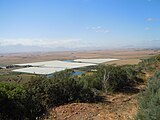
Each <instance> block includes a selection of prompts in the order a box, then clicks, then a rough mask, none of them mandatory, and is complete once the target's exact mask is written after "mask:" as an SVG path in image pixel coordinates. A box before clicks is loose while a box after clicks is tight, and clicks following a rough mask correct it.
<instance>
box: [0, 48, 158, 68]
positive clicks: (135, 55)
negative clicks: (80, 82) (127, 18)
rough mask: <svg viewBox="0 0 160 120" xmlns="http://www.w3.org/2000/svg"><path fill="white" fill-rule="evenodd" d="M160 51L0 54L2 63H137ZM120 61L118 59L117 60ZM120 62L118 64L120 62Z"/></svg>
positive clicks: (0, 62) (130, 50)
mask: <svg viewBox="0 0 160 120" xmlns="http://www.w3.org/2000/svg"><path fill="white" fill-rule="evenodd" d="M158 53H160V50H132V49H129V50H95V51H68V52H48V53H17V54H7V55H0V65H8V64H19V63H28V62H40V61H49V60H70V59H85V58H108V59H109V58H116V59H122V61H121V64H124V63H127V64H128V63H131V64H132V63H133V64H134V63H137V61H138V60H139V59H141V58H146V57H150V56H153V55H155V54H158ZM116 62H118V61H116ZM119 62H120V61H119ZM119 62H118V64H120V63H119Z"/></svg>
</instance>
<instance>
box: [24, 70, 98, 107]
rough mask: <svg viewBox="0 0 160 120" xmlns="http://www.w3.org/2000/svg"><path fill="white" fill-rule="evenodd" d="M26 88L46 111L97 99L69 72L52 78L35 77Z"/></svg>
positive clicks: (63, 72)
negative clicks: (67, 104) (70, 103)
mask: <svg viewBox="0 0 160 120" xmlns="http://www.w3.org/2000/svg"><path fill="white" fill-rule="evenodd" d="M25 88H26V89H27V91H28V93H29V94H30V95H31V96H32V99H33V100H35V101H37V102H38V103H40V104H41V105H42V106H43V107H44V110H47V109H49V108H50V107H54V106H57V105H60V104H64V103H69V102H72V101H80V102H90V101H94V97H95V96H94V93H93V92H92V91H91V89H89V88H85V87H84V84H80V83H79V82H78V79H77V78H74V76H72V71H68V70H66V71H62V72H59V73H56V74H54V76H53V77H52V78H46V77H34V78H33V79H32V80H31V81H29V82H28V83H27V84H25Z"/></svg>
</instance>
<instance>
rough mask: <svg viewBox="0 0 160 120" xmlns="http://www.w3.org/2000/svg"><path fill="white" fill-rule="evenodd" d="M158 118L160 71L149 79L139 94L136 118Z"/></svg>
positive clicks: (149, 119) (153, 119)
mask: <svg viewBox="0 0 160 120" xmlns="http://www.w3.org/2000/svg"><path fill="white" fill-rule="evenodd" d="M159 118H160V72H157V73H156V74H155V75H154V76H153V77H152V78H151V79H150V80H149V81H148V85H147V88H146V90H145V91H144V92H142V93H141V94H140V95H139V110H138V113H137V116H136V118H135V119H136V120H158V119H159Z"/></svg>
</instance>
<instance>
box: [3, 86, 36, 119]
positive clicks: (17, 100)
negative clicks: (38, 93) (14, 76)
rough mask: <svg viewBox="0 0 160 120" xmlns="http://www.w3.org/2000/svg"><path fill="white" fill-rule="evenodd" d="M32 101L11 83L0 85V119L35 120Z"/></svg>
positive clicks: (19, 87) (24, 91)
mask: <svg viewBox="0 0 160 120" xmlns="http://www.w3.org/2000/svg"><path fill="white" fill-rule="evenodd" d="M33 103H34V102H33V101H32V100H31V99H30V96H29V95H28V93H27V91H26V90H25V89H24V88H23V87H22V86H19V85H16V84H13V83H0V119H2V120H25V119H35V117H36V116H37V115H35V110H34V108H35V107H34V106H33Z"/></svg>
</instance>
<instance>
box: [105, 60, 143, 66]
mask: <svg viewBox="0 0 160 120" xmlns="http://www.w3.org/2000/svg"><path fill="white" fill-rule="evenodd" d="M139 62H141V60H140V59H122V60H117V61H111V62H107V63H106V64H109V65H110V64H117V65H127V64H129V65H135V64H138V63H139Z"/></svg>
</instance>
